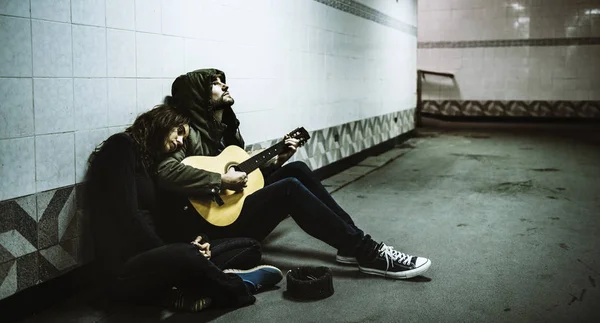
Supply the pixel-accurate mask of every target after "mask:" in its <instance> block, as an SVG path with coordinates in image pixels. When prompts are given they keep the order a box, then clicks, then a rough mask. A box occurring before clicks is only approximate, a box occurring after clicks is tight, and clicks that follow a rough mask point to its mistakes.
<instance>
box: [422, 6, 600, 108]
mask: <svg viewBox="0 0 600 323" xmlns="http://www.w3.org/2000/svg"><path fill="white" fill-rule="evenodd" d="M598 37H600V1H598V0H578V1H564V0H544V1H541V0H537V1H534V0H529V1H522V0H512V1H503V0H477V1H476V0H453V1H447V0H424V1H420V2H419V42H421V43H423V42H440V41H445V42H457V41H493V40H517V39H521V40H531V39H550V41H552V40H558V39H565V38H583V39H586V38H588V39H590V38H596V39H597V38H598ZM599 57H600V45H568V46H565V45H560V46H527V45H525V46H521V45H519V46H515V47H474V48H419V50H418V66H419V68H422V69H429V70H436V71H442V72H450V73H454V74H455V75H456V84H447V83H448V81H447V80H443V79H440V78H436V77H429V76H428V79H429V80H430V81H428V82H427V83H428V84H427V83H426V84H425V85H424V90H423V99H425V100H427V99H440V100H569V101H571V100H572V101H579V100H600V59H599Z"/></svg>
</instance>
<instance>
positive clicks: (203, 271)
mask: <svg viewBox="0 0 600 323" xmlns="http://www.w3.org/2000/svg"><path fill="white" fill-rule="evenodd" d="M210 244H211V247H210V249H211V259H210V260H208V259H206V257H204V255H202V254H201V253H200V252H199V250H198V247H196V246H194V245H192V244H191V243H174V244H168V245H164V246H162V247H159V248H155V249H152V250H148V251H146V252H143V253H141V254H139V255H137V256H134V257H132V258H131V259H129V260H128V261H127V262H126V263H125V264H124V265H123V268H122V270H121V272H120V273H119V274H118V276H117V277H116V279H115V282H114V286H113V288H112V293H113V296H114V297H115V298H116V299H117V300H120V301H127V302H133V303H138V304H160V303H161V300H162V298H163V297H165V296H166V295H167V292H168V291H169V290H170V289H171V288H172V287H177V288H178V289H180V290H182V291H183V292H184V295H189V296H190V297H205V296H207V297H210V298H211V299H212V301H213V304H214V305H215V306H218V307H240V306H244V305H248V304H252V303H254V301H255V298H254V296H252V295H251V294H250V293H249V291H248V290H247V288H246V286H245V284H244V282H243V281H242V279H241V278H240V277H239V276H237V275H234V274H225V273H223V271H222V269H227V268H235V269H248V268H251V267H254V266H257V265H258V264H259V262H260V258H261V251H260V244H259V243H258V242H257V241H256V240H253V239H249V238H233V239H220V240H213V241H210Z"/></svg>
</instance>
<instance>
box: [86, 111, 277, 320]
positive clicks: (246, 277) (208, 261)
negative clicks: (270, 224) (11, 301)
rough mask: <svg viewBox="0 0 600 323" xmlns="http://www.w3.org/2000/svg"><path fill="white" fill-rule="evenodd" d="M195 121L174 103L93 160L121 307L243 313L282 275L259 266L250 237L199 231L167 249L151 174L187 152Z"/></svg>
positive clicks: (101, 251)
mask: <svg viewBox="0 0 600 323" xmlns="http://www.w3.org/2000/svg"><path fill="white" fill-rule="evenodd" d="M188 122H189V120H188V118H187V117H185V116H182V115H181V114H179V113H177V111H176V109H175V108H173V107H171V106H168V105H159V106H156V107H154V108H153V109H152V110H150V111H147V112H145V113H143V114H141V115H139V116H138V117H137V118H136V120H135V121H134V123H133V124H132V125H131V126H130V127H128V128H127V129H126V130H125V131H124V132H122V133H117V134H115V135H112V136H111V137H110V138H108V139H107V140H106V141H105V142H104V143H102V144H101V146H99V147H98V148H97V149H96V151H95V152H94V153H93V154H92V156H91V157H90V165H89V166H90V167H89V170H88V174H87V180H88V182H87V185H86V188H87V191H86V203H87V205H86V208H87V209H88V210H89V212H90V217H91V225H92V226H91V227H92V236H93V240H94V249H95V262H96V266H97V268H98V269H99V270H101V272H102V273H103V274H105V275H107V276H108V277H109V279H110V282H111V283H110V286H111V288H110V291H111V295H112V296H113V297H115V298H116V299H117V300H120V301H127V302H134V303H138V304H155V305H163V306H167V307H169V308H171V309H175V310H187V311H199V310H202V309H203V308H206V307H207V306H208V305H209V304H213V306H216V307H241V306H245V305H249V304H252V303H254V301H255V300H256V299H255V297H254V296H253V294H254V293H256V292H258V289H261V288H268V287H272V286H274V285H275V284H277V283H278V282H279V281H280V280H281V279H282V278H283V275H282V273H281V271H280V270H279V269H277V268H276V267H273V266H266V265H263V266H258V264H259V261H260V258H261V251H260V244H259V243H258V242H257V241H255V240H253V239H248V238H233V239H221V240H214V241H210V243H209V242H208V240H207V237H206V236H203V235H202V234H200V233H198V236H197V238H196V239H194V240H193V241H191V242H190V243H175V244H166V243H164V242H163V240H162V239H161V237H160V236H159V234H157V231H156V229H155V227H154V224H153V218H154V217H155V215H156V212H157V211H158V209H159V208H158V206H157V205H156V201H157V200H158V199H157V198H156V191H155V186H154V182H153V180H152V174H153V173H154V172H155V166H156V164H155V161H156V160H157V159H158V158H160V157H161V156H162V155H164V154H166V153H169V152H173V151H176V150H177V149H179V148H180V147H181V146H183V143H184V140H185V139H186V137H187V135H188V134H189V126H188Z"/></svg>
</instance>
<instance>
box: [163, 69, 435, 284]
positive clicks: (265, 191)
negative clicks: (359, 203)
mask: <svg viewBox="0 0 600 323" xmlns="http://www.w3.org/2000/svg"><path fill="white" fill-rule="evenodd" d="M171 91H172V97H170V96H169V97H167V98H165V102H169V103H170V104H173V105H175V106H176V108H177V109H178V110H179V111H181V112H182V113H183V114H185V115H186V116H188V117H189V118H190V119H191V122H190V134H189V137H188V138H187V140H186V142H185V143H184V147H183V149H180V150H178V151H176V152H174V153H172V154H170V155H169V156H168V157H167V158H165V159H164V160H163V161H162V162H160V163H159V166H158V173H157V180H158V185H159V187H161V188H162V189H164V190H167V191H171V192H174V193H175V194H176V195H178V196H184V197H185V196H194V197H197V198H198V197H199V198H205V199H208V200H213V199H215V200H218V197H217V196H218V194H219V192H221V191H223V190H235V191H239V190H242V189H243V188H244V186H245V183H246V181H247V178H248V177H247V174H246V173H243V172H239V171H235V170H234V169H230V170H229V171H228V172H227V173H225V174H220V173H215V172H210V171H207V170H202V169H197V168H194V167H191V166H188V165H185V164H183V163H181V161H182V160H183V159H184V158H185V157H186V156H194V155H201V156H215V155H217V154H219V153H220V151H222V150H223V149H224V147H225V146H228V145H237V146H239V147H242V148H244V141H243V139H242V136H241V134H240V132H239V128H238V127H239V121H238V120H237V118H236V116H235V113H234V112H233V109H232V105H233V103H234V100H233V97H232V96H231V94H230V93H229V87H228V86H227V84H226V79H225V73H223V72H222V71H220V70H216V69H201V70H196V71H193V72H190V73H187V74H185V75H181V76H179V77H178V78H177V79H176V80H175V81H174V83H173V85H172V88H171ZM285 143H286V145H287V149H286V150H285V151H284V152H282V153H281V154H279V155H278V156H276V158H274V159H275V160H274V161H273V162H272V164H271V165H270V167H269V169H263V171H265V173H266V174H268V176H267V177H266V179H265V187H264V188H262V189H260V190H258V191H256V192H254V193H253V194H251V195H249V196H248V197H247V198H246V199H245V201H244V204H243V208H242V211H241V213H240V216H239V218H238V219H237V220H236V221H235V222H234V223H233V224H231V225H229V226H213V225H211V224H209V223H208V222H206V221H205V220H204V219H203V218H202V217H200V216H198V215H197V214H193V213H194V212H195V209H194V208H192V207H188V205H186V203H188V202H187V200H186V199H184V198H180V199H179V200H178V202H175V203H176V204H177V205H175V206H171V207H170V208H169V210H179V212H169V216H168V218H166V219H164V220H165V223H164V225H165V226H166V227H169V229H168V231H170V232H171V236H172V237H174V238H175V239H177V238H182V237H192V236H193V232H194V231H195V230H201V231H202V232H205V233H206V234H207V235H208V236H209V237H211V238H226V237H236V236H239V237H248V238H253V239H256V240H258V241H262V240H263V239H264V238H265V237H267V235H269V233H271V232H272V231H273V229H275V227H276V226H277V225H278V224H279V223H280V222H281V221H282V220H283V219H284V218H286V217H287V216H288V215H290V216H291V217H292V218H293V219H294V221H295V222H296V223H297V224H298V226H300V228H301V229H303V230H304V231H305V232H306V233H308V234H309V235H311V236H313V237H315V238H317V239H319V240H321V241H323V242H325V243H327V244H329V245H330V246H332V247H334V248H336V249H337V250H338V254H337V257H336V260H337V261H338V262H340V263H346V264H357V265H358V268H359V270H360V271H362V272H364V273H368V274H373V275H380V276H385V277H392V278H397V279H402V278H410V277H414V276H417V275H420V274H422V273H423V272H425V271H426V270H427V269H428V268H429V266H430V265H431V261H430V260H429V259H427V258H423V257H416V256H410V255H407V254H404V253H402V252H400V251H397V250H394V248H393V247H391V246H387V245H385V244H384V243H377V242H375V241H374V240H373V239H371V236H370V235H365V234H364V233H363V231H362V230H361V229H360V228H358V227H357V226H356V225H355V223H354V221H353V220H352V218H351V217H350V215H348V213H346V212H345V211H344V210H343V209H342V208H341V207H340V206H339V205H338V204H337V203H336V202H335V201H334V199H333V198H332V197H331V195H330V194H329V193H328V192H327V190H326V189H325V188H324V187H323V186H322V185H321V183H320V181H319V180H318V179H317V178H316V177H315V176H314V174H313V173H312V171H311V170H310V169H309V168H308V166H306V164H304V163H302V162H293V163H289V164H287V165H285V166H283V167H282V165H283V164H284V163H285V162H286V161H287V160H288V159H289V158H290V157H291V156H292V155H293V154H294V152H295V151H296V148H297V147H298V141H297V140H295V139H286V140H285ZM175 200H176V199H171V201H175ZM186 231H187V232H186Z"/></svg>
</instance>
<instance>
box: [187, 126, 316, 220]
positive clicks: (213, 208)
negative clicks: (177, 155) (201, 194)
mask: <svg viewBox="0 0 600 323" xmlns="http://www.w3.org/2000/svg"><path fill="white" fill-rule="evenodd" d="M287 138H295V139H298V140H299V141H300V144H299V146H302V145H304V144H305V143H306V141H307V140H308V139H310V135H309V134H308V132H307V131H306V130H305V129H304V128H302V127H300V128H296V129H295V130H294V131H292V132H290V133H288V134H287V135H285V137H284V139H283V140H282V141H280V142H278V143H277V144H275V145H273V146H272V147H270V148H268V149H265V150H263V151H262V152H260V153H258V154H256V155H254V156H252V157H250V155H249V154H248V153H247V152H246V151H245V150H244V149H242V148H240V147H238V146H228V147H226V148H225V149H224V150H223V151H222V152H221V153H220V154H219V155H217V156H214V157H207V156H190V157H187V158H185V159H184V160H182V161H181V162H182V163H183V164H185V165H189V166H192V167H195V168H199V169H203V170H207V171H211V172H215V173H220V174H225V173H226V172H227V171H228V170H229V169H230V168H231V167H234V168H235V169H236V170H238V171H240V172H245V173H246V174H248V183H247V186H246V187H245V188H244V189H243V190H242V191H240V192H235V191H232V190H223V191H221V193H220V194H219V195H218V197H216V198H215V200H211V199H208V198H207V199H196V198H189V200H190V203H191V204H192V206H193V207H194V208H195V209H196V211H197V212H198V214H200V216H202V217H203V218H204V219H206V221H208V222H209V223H210V224H212V225H215V226H227V225H230V224H232V223H233V222H235V221H236V220H237V218H238V217H239V216H240V212H241V211H242V206H243V205H244V200H245V199H246V197H248V195H250V194H252V193H254V192H256V191H258V190H259V189H261V188H263V187H264V186H265V180H264V178H263V175H262V173H261V172H260V171H258V172H255V170H256V169H258V168H260V167H261V166H263V165H264V164H265V163H267V162H268V161H269V160H271V159H272V158H273V157H275V156H277V155H278V154H279V153H281V152H282V151H283V150H284V149H285V148H286V144H285V139H287Z"/></svg>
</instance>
